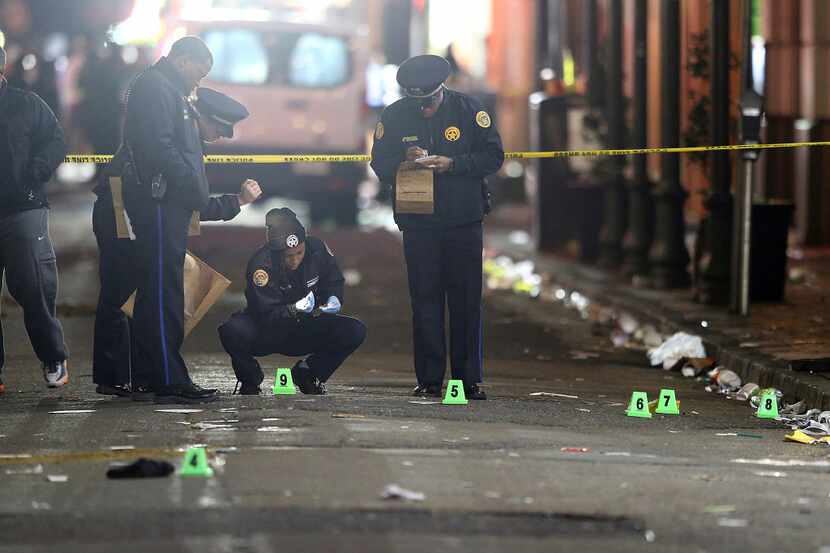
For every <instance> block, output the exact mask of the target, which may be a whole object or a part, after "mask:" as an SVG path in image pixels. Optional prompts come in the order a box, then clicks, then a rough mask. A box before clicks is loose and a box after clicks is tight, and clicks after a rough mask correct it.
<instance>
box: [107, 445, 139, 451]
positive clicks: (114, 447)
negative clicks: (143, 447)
mask: <svg viewBox="0 0 830 553" xmlns="http://www.w3.org/2000/svg"><path fill="white" fill-rule="evenodd" d="M109 449H110V451H128V450H130V449H135V446H134V445H111V446H110V447H109Z"/></svg>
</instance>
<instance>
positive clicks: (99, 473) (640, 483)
mask: <svg viewBox="0 0 830 553" xmlns="http://www.w3.org/2000/svg"><path fill="white" fill-rule="evenodd" d="M90 201H91V200H90V198H89V197H86V196H85V195H84V196H76V197H70V198H65V199H64V200H63V201H62V202H63V203H58V205H56V206H55V209H54V210H53V221H52V234H53V236H54V238H55V242H56V249H57V254H58V258H59V263H60V267H61V271H62V273H61V275H62V276H61V299H60V308H59V312H60V314H61V320H62V323H63V325H64V328H65V330H66V335H67V342H68V344H69V346H70V349H71V351H72V358H71V362H70V376H71V379H70V383H69V384H68V385H67V386H66V387H65V388H62V389H59V390H47V389H46V387H45V384H44V383H43V381H42V376H41V371H40V368H39V364H38V362H37V360H36V359H35V358H34V355H33V353H32V351H31V347H30V346H29V343H28V339H27V338H26V335H25V332H24V329H23V324H22V320H21V312H20V310H19V308H17V307H16V306H15V305H14V304H13V303H12V302H11V301H9V300H8V299H6V300H5V301H4V304H3V325H4V334H5V340H6V349H7V352H8V358H7V363H6V367H5V368H4V371H3V375H4V380H5V382H6V384H7V393H6V394H5V395H4V396H0V483H2V485H0V552H6V551H8V552H12V551H13V552H28V551H31V552H41V551H42V552H46V551H50V552H51V551H72V552H75V551H77V552H99V551H100V552H105V551H106V552H110V551H122V552H133V551H135V552H139V551H141V552H145V551H154V552H156V553H163V552H168V551H170V552H173V551H192V552H199V553H208V552H258V553H259V552H271V551H285V550H307V551H360V552H366V551H383V552H390V551H401V552H404V551H413V552H414V551H418V552H422V551H430V550H435V551H477V552H479V553H483V552H490V551H494V552H495V551H507V550H513V551H556V550H577V549H578V550H585V551H592V550H604V551H632V552H633V551H638V552H639V551H660V552H661V553H662V552H670V551H684V552H685V551H689V552H698V551H736V550H742V551H753V552H755V551H759V552H760V551H798V552H819V551H821V552H822V553H826V551H828V550H830V549H822V548H823V547H825V546H826V547H828V548H830V530H828V528H827V521H828V520H830V496H829V494H830V479H829V478H828V472H830V458H828V455H827V453H828V452H827V450H825V449H819V448H814V447H810V446H803V445H797V444H791V443H786V442H785V441H784V440H783V437H784V434H785V428H784V427H782V426H781V424H780V423H776V422H774V421H760V420H758V419H756V418H754V416H753V413H752V411H751V410H750V409H749V407H748V406H747V405H746V404H745V403H739V402H735V401H729V400H726V399H724V398H723V397H722V396H718V395H716V394H711V393H707V392H705V391H704V390H703V385H702V384H701V383H699V382H695V381H692V380H687V379H683V378H681V377H680V376H679V375H677V374H676V373H669V372H666V371H663V370H659V369H651V368H648V364H647V361H646V357H645V354H644V353H643V352H642V351H636V350H627V349H618V348H614V347H613V345H612V343H611V341H610V339H609V337H608V336H607V335H606V334H603V333H602V332H597V331H596V329H595V328H594V327H592V325H591V324H590V323H589V322H586V321H583V320H582V319H580V317H579V314H578V313H577V312H576V311H572V310H567V309H565V308H564V307H562V306H561V305H560V304H549V303H543V302H540V301H534V300H531V299H528V298H525V297H521V296H516V295H512V294H510V293H507V292H499V293H488V294H487V297H486V298H485V305H486V316H485V331H484V332H485V340H486V349H485V359H486V361H485V377H486V382H485V389H486V391H487V393H488V395H489V398H490V399H489V400H488V401H485V402H471V403H470V404H469V405H467V406H445V405H441V404H440V402H438V401H429V400H421V399H416V398H413V397H410V395H409V392H410V390H411V388H412V387H413V386H414V384H415V382H414V374H413V369H412V362H411V342H410V334H409V333H410V311H409V303H408V302H409V300H408V295H407V288H406V275H405V269H404V264H403V259H402V255H401V251H400V250H401V248H400V239H399V237H398V235H397V234H396V233H394V232H389V231H387V230H383V229H375V230H362V231H348V232H346V231H343V232H337V231H329V232H319V233H317V234H319V235H320V236H322V237H324V238H325V239H326V240H327V241H328V243H329V244H330V246H331V247H332V249H333V250H334V252H335V254H336V255H337V256H338V258H339V260H340V264H341V267H342V268H343V269H345V270H347V271H348V273H349V275H350V276H349V280H350V283H351V284H350V286H349V287H348V288H347V292H346V301H345V312H346V313H348V314H351V315H354V316H357V317H359V318H361V319H363V320H364V321H365V322H366V324H367V326H368V330H369V332H368V338H367V341H366V343H365V344H364V345H363V347H362V348H361V349H360V350H358V352H357V353H356V354H355V355H354V356H353V357H352V358H350V359H349V360H348V361H347V362H346V364H345V365H344V366H343V367H342V368H341V370H340V371H338V372H337V373H336V374H335V376H334V377H333V378H332V380H331V381H330V383H329V395H327V396H325V397H304V396H302V395H299V394H298V395H296V396H273V395H270V394H267V393H266V394H263V395H262V396H260V397H255V398H251V397H240V396H232V395H230V394H231V392H232V390H233V387H234V383H235V379H234V378H233V374H232V371H231V370H230V363H229V359H228V358H227V356H226V355H225V354H224V352H223V351H222V349H221V346H220V344H219V341H218V337H217V335H216V327H217V325H218V324H219V323H221V322H222V321H223V320H224V319H225V318H226V317H227V316H228V315H229V314H230V313H232V312H233V311H234V310H236V309H239V308H240V307H241V306H242V302H243V301H244V300H243V296H242V290H243V288H244V283H243V282H242V280H243V279H244V269H245V262H246V260H247V258H248V257H249V255H250V253H251V252H252V251H253V250H254V249H255V248H256V247H257V246H258V244H259V243H260V242H261V240H262V237H263V234H264V232H263V231H262V230H261V228H258V227H256V226H253V225H255V224H257V220H258V219H259V218H260V216H261V213H264V210H262V209H261V208H260V209H259V210H257V208H255V209H254V210H249V212H248V213H246V214H245V218H244V219H243V220H242V221H241V222H242V223H243V224H242V225H230V224H225V225H213V226H209V227H204V229H203V235H202V236H201V237H199V238H197V239H194V240H193V242H192V250H193V251H194V252H195V253H196V254H197V255H199V256H200V257H202V258H203V259H204V260H206V261H207V262H208V263H210V264H211V265H212V266H214V267H215V268H217V269H218V270H219V271H220V272H222V273H223V274H225V275H226V276H228V278H230V279H231V280H232V281H233V285H232V286H231V288H230V290H229V291H228V292H227V293H226V294H225V296H224V297H223V298H222V299H221V301H220V302H219V303H218V304H217V306H215V307H214V309H213V310H211V312H209V314H208V315H207V316H206V318H205V319H204V320H203V321H202V323H201V324H200V325H199V327H197V329H196V330H195V331H194V333H193V334H192V335H191V336H190V337H189V338H188V340H187V341H186V343H185V354H186V359H187V361H188V363H189V366H190V369H191V374H192V376H193V378H194V380H195V381H197V382H199V383H201V384H203V385H209V386H215V387H218V388H220V389H221V390H222V391H223V392H224V393H225V395H223V397H222V398H221V399H220V400H219V401H218V402H216V403H213V404H210V405H206V406H196V407H195V408H193V411H191V412H169V411H162V410H164V409H169V408H174V409H175V408H176V407H177V406H160V405H155V404H139V403H134V402H131V401H129V400H125V399H113V398H110V397H104V396H99V395H96V394H95V392H94V386H93V384H92V381H91V367H90V358H91V346H92V315H93V306H94V301H95V298H96V293H97V282H96V275H95V270H96V265H95V250H94V241H93V240H92V235H91V231H90V230H89V227H90V224H89V218H90V215H89V213H90V212H89V209H90ZM491 232H492V233H494V234H495V233H497V232H499V231H498V230H496V229H493V230H492V231H491ZM291 363H292V360H290V359H288V358H284V357H279V356H272V357H268V358H265V360H264V361H263V366H264V367H267V368H268V370H269V374H268V376H267V377H266V382H265V383H264V384H265V385H269V384H272V383H273V379H274V375H273V370H274V369H275V368H276V367H286V366H290V365H291ZM665 387H670V388H673V389H674V390H675V391H676V393H677V397H678V399H679V400H680V402H681V406H680V408H681V415H679V416H669V415H655V416H654V417H653V418H651V419H639V418H631V417H626V416H625V414H624V410H625V407H626V405H627V403H628V400H629V397H630V395H631V392H632V391H634V390H639V391H645V392H647V393H648V394H649V396H650V397H651V398H656V395H657V393H658V391H659V390H660V389H661V388H665ZM539 392H542V394H541V395H540V394H538V393H539ZM533 394H537V395H533ZM56 411H57V412H59V411H63V413H55V412H56ZM66 411H70V412H66ZM193 445H204V446H206V447H207V451H208V455H209V458H210V462H211V464H212V466H213V468H214V470H215V475H214V476H213V477H212V478H186V477H182V476H179V475H172V476H170V477H167V478H159V479H141V480H108V479H107V478H106V477H105V473H106V470H107V468H108V467H109V466H110V464H111V463H113V462H120V461H131V460H133V459H136V458H138V457H149V458H154V459H166V460H169V461H172V462H174V463H176V464H177V465H178V463H179V462H180V461H181V458H182V456H183V452H184V450H185V449H186V448H188V447H190V446H193ZM56 475H57V476H65V477H66V479H65V481H57V482H56V481H51V480H56V479H55V478H54V476H56ZM50 476H52V478H51V479H50ZM57 480H63V479H62V478H58V479H57ZM390 484H397V485H399V486H400V487H402V488H405V489H407V490H410V491H413V492H418V493H421V494H423V499H422V500H414V499H410V500H406V499H384V498H383V497H382V494H383V491H384V489H385V488H386V487H387V486H388V485H390Z"/></svg>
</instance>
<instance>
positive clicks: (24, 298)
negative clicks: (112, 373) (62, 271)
mask: <svg viewBox="0 0 830 553" xmlns="http://www.w3.org/2000/svg"><path fill="white" fill-rule="evenodd" d="M4 272H5V275H6V286H7V287H8V289H9V293H10V294H11V296H12V298H14V300H15V301H16V302H17V303H18V304H20V306H21V307H22V308H23V323H24V324H25V325H26V332H27V333H28V334H29V340H30V341H31V342H32V348H33V349H34V350H35V355H37V357H38V359H40V360H41V361H42V362H43V363H50V362H57V361H63V360H65V359H66V358H67V357H68V352H67V349H66V344H64V341H63V328H61V324H60V323H59V322H58V319H57V317H56V316H55V299H56V298H57V295H58V268H57V264H56V262H55V250H54V249H53V248H52V241H51V240H50V239H49V210H48V209H46V208H41V209H31V210H28V211H21V212H19V213H13V214H11V215H7V216H4V217H0V282H2V278H3V273H4ZM4 362H5V351H4V347H3V326H2V321H0V368H2V367H3V365H4Z"/></svg>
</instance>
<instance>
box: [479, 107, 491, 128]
mask: <svg viewBox="0 0 830 553" xmlns="http://www.w3.org/2000/svg"><path fill="white" fill-rule="evenodd" d="M476 123H478V126H479V127H481V128H482V129H487V128H489V127H490V125H492V124H493V122H492V121H491V120H490V114H488V113H487V112H486V111H479V112H478V113H476Z"/></svg>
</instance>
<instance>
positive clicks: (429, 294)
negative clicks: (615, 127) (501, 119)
mask: <svg viewBox="0 0 830 553" xmlns="http://www.w3.org/2000/svg"><path fill="white" fill-rule="evenodd" d="M449 74H450V65H449V63H448V62H447V61H446V60H445V59H444V58H442V57H440V56H416V57H414V58H410V59H408V60H406V61H405V62H404V63H403V64H402V65H401V67H400V69H399V70H398V83H399V84H400V86H401V88H402V90H403V93H404V95H405V97H404V98H402V99H400V100H398V101H397V102H395V103H394V104H392V105H390V106H389V107H388V108H386V109H385V110H384V112H383V113H382V114H381V117H380V121H379V122H378V124H377V127H376V129H375V142H374V146H373V148H372V163H371V165H372V169H374V171H375V173H377V175H378V177H379V178H380V180H381V182H384V183H386V184H388V185H391V186H392V187H393V198H394V200H395V222H396V223H397V225H398V227H399V228H400V229H401V230H402V231H403V244H404V255H405V257H406V267H407V274H408V278H409V293H410V299H411V303H412V313H413V317H412V319H413V346H414V353H415V374H416V377H417V380H418V384H417V386H416V388H415V390H414V395H416V396H431V397H438V396H440V395H441V386H442V383H443V379H444V372H445V367H446V357H447V355H446V342H445V330H444V310H445V306H446V307H448V308H449V323H450V332H449V334H450V355H449V357H450V369H451V372H452V378H453V379H459V380H462V381H463V382H464V387H465V392H466V395H467V397H468V398H470V399H486V395H485V393H484V391H483V390H482V389H481V388H480V387H479V384H480V383H481V381H482V378H483V375H482V319H481V286H482V277H481V270H482V260H481V257H482V247H483V234H482V233H483V230H482V220H483V219H484V215H485V214H486V213H487V212H488V211H489V197H488V193H487V189H486V183H485V181H484V179H485V177H486V176H487V175H490V174H492V173H495V172H496V171H498V170H499V168H500V167H501V164H502V162H503V161H504V151H503V148H502V143H501V138H500V137H499V133H498V131H497V130H496V127H495V124H494V122H493V120H492V117H491V115H490V114H489V113H488V112H487V111H486V110H485V109H484V107H483V106H482V104H481V103H480V102H479V101H477V100H475V99H474V98H472V97H470V96H467V95H466V94H462V93H460V92H456V91H453V90H450V89H448V88H446V87H445V86H444V81H445V80H446V79H447V77H448V76H449ZM407 169H418V170H428V171H431V172H432V175H429V178H428V179H426V180H425V179H423V178H422V174H421V173H418V172H415V173H413V174H416V175H421V176H418V177H417V178H416V179H414V180H415V188H413V189H412V190H415V191H416V194H415V196H414V199H415V200H417V201H415V202H410V201H408V200H406V198H404V197H403V196H402V194H400V192H401V190H399V189H398V185H399V184H400V183H399V182H398V180H399V179H401V178H404V177H405V176H406V174H403V173H401V172H399V171H402V170H407ZM402 175H403V176H402ZM424 187H425V188H424ZM430 197H431V198H432V199H431V201H430V200H429V198H430ZM425 199H426V201H425Z"/></svg>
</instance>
